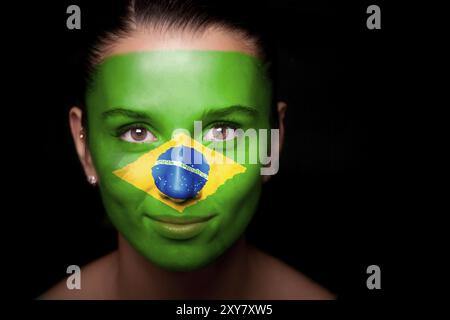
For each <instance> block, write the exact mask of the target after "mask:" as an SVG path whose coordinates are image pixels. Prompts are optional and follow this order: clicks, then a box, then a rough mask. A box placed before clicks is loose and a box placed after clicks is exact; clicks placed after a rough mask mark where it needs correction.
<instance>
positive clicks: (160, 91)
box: [86, 29, 271, 271]
mask: <svg viewBox="0 0 450 320" xmlns="http://www.w3.org/2000/svg"><path fill="white" fill-rule="evenodd" d="M86 102H87V118H88V128H87V132H88V135H87V136H88V141H87V142H88V147H89V150H90V155H91V158H92V162H93V167H94V170H95V173H96V175H97V176H98V181H99V188H100V192H101V195H102V199H103V202H104V204H105V207H106V211H107V213H108V215H109V217H110V219H111V221H112V222H113V224H114V225H115V227H116V228H117V229H118V231H119V232H120V233H121V234H122V235H123V236H124V237H125V238H126V239H127V240H128V241H129V242H130V244H131V245H132V246H133V247H134V248H135V249H136V250H137V251H139V252H140V253H141V254H142V255H143V256H145V257H146V258H147V259H149V260H150V261H152V262H153V263H155V264H157V265H159V266H161V267H163V268H167V269H170V270H182V271H188V270H193V269H197V268H200V267H202V266H204V265H206V264H208V263H210V262H212V261H213V260H215V259H216V258H217V257H218V256H220V255H221V254H222V253H223V252H224V251H225V250H226V249H227V248H228V247H230V246H231V245H232V244H233V243H234V242H235V241H236V240H237V239H238V238H239V237H240V236H241V234H242V233H243V232H244V230H245V228H246V226H247V225H248V223H249V221H250V219H251V217H252V215H253V213H254V211H255V209H256V206H257V204H258V200H259V195H260V189H261V183H262V179H261V175H260V167H261V165H260V164H258V163H253V164H252V163H249V158H250V155H249V153H250V152H255V150H257V152H266V151H267V150H266V145H264V144H263V145H260V146H259V148H255V146H254V145H253V146H252V145H251V143H248V140H246V139H245V138H244V139H241V138H239V137H236V133H237V131H236V129H238V128H239V129H242V130H244V132H246V130H248V129H254V130H256V132H257V133H258V132H259V131H258V130H259V129H270V119H269V115H270V108H271V106H270V103H271V91H270V84H269V81H268V80H267V78H266V77H265V70H264V67H263V65H262V63H261V62H260V60H259V59H258V58H256V57H255V54H254V51H253V48H252V46H251V45H249V44H248V43H247V42H245V41H243V40H242V39H241V38H240V37H239V36H238V35H236V34H233V33H230V32H225V31H219V30H218V29H209V30H208V31H207V32H205V33H203V34H201V35H199V34H193V33H189V32H183V33H178V34H177V33H176V32H173V33H171V34H169V33H168V34H165V35H161V34H157V33H151V32H147V33H142V34H136V35H135V36H133V37H130V38H127V39H122V40H119V41H118V42H117V43H116V45H115V46H114V47H112V48H111V49H110V50H109V51H108V54H107V57H106V58H105V59H104V61H103V62H102V63H100V64H99V65H98V66H97V69H96V71H95V73H94V76H93V82H92V86H91V88H90V90H89V92H88V93H87V97H86ZM195 121H202V129H201V130H200V131H199V130H194V122H195ZM180 132H183V134H179V133H180ZM257 137H258V140H257V141H259V138H260V136H257ZM224 141H227V142H228V143H229V142H230V141H234V145H231V146H230V145H226V146H225V147H224V148H223V150H221V151H220V149H216V148H217V147H218V146H222V147H223V146H224V144H225V143H226V142H224ZM257 141H253V143H257ZM240 147H242V148H240ZM183 148H184V149H183ZM174 150H178V151H176V152H175V151H174ZM180 150H184V156H186V154H187V153H191V152H192V154H194V153H197V154H199V155H200V158H202V157H203V158H202V161H203V162H204V163H206V167H205V166H203V167H202V166H199V167H196V166H194V165H191V166H190V167H187V166H186V163H187V162H183V161H184V160H183V159H184V158H183V157H181V158H180ZM213 150H215V151H213ZM217 150H219V151H217ZM237 150H244V151H245V157H244V158H245V160H246V161H244V162H243V163H242V161H240V162H239V161H237V159H236V158H234V160H236V161H232V162H230V163H220V161H219V162H218V163H214V161H213V156H214V155H216V156H217V155H219V156H222V158H221V159H222V160H223V159H225V158H224V157H223V155H224V154H227V155H233V152H232V151H237ZM169 151H170V152H171V153H170V152H169ZM230 151H231V153H229V152H230ZM227 152H228V153H227ZM181 156H183V154H181ZM174 157H178V158H177V159H175V158H174ZM257 158H259V156H258V154H257ZM164 161H165V162H164ZM237 162H239V163H237ZM180 166H181V167H180ZM191 168H193V169H191ZM186 169H189V170H190V171H189V170H186ZM202 179H203V180H202ZM193 185H196V188H197V189H195V188H194V189H195V191H196V192H194V193H192V192H191V193H190V196H185V197H184V198H183V196H177V195H178V194H179V193H177V192H184V191H186V190H190V191H192V190H191V189H192V188H191V189H189V188H190V187H192V186H193ZM168 186H169V187H168ZM186 188H187V189H186ZM180 190H181V191H180ZM199 190H200V191H199ZM174 192H175V193H174ZM186 192H187V191H186Z"/></svg>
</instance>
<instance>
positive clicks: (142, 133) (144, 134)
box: [120, 127, 156, 143]
mask: <svg viewBox="0 0 450 320" xmlns="http://www.w3.org/2000/svg"><path fill="white" fill-rule="evenodd" d="M120 138H121V139H122V140H124V141H128V142H132V143H151V142H153V141H156V137H155V136H154V135H153V134H152V133H151V132H150V131H148V130H147V129H146V128H144V127H134V128H130V129H128V130H127V131H125V132H124V133H122V134H121V135H120Z"/></svg>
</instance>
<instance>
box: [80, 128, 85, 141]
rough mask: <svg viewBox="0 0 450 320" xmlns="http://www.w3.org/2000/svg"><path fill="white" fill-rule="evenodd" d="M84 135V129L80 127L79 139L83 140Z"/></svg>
mask: <svg viewBox="0 0 450 320" xmlns="http://www.w3.org/2000/svg"><path fill="white" fill-rule="evenodd" d="M85 136H86V135H85V133H84V129H83V128H82V129H81V130H80V140H83V139H84V137H85Z"/></svg>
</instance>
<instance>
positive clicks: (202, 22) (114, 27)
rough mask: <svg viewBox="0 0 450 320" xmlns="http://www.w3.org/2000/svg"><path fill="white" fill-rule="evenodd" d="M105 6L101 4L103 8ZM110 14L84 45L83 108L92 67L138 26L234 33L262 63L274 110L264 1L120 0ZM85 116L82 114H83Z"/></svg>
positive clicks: (272, 64)
mask: <svg viewBox="0 0 450 320" xmlns="http://www.w3.org/2000/svg"><path fill="white" fill-rule="evenodd" d="M110 5H111V4H105V6H104V7H108V6H110ZM256 9H258V10H257V12H255V11H256ZM112 11H115V10H112ZM112 15H113V17H112V18H111V20H109V21H108V20H105V21H103V24H105V25H104V26H97V27H96V28H94V29H96V30H95V32H94V34H93V36H92V38H91V41H90V42H91V43H90V44H88V45H87V52H86V53H85V55H84V56H85V59H84V62H83V65H84V67H83V68H82V69H83V72H84V74H83V77H82V78H83V84H82V86H81V87H82V88H81V90H82V91H81V93H80V94H79V98H78V99H77V100H78V101H77V102H78V105H80V106H81V107H82V108H84V106H85V94H86V90H89V87H90V85H91V81H92V74H93V73H94V71H95V66H96V65H97V64H99V63H100V62H101V61H102V59H104V58H105V56H107V55H108V52H109V50H111V49H112V48H113V46H114V43H115V42H117V41H118V40H120V39H122V38H126V37H129V36H131V35H132V34H133V32H135V31H137V30H155V31H159V32H170V31H185V30H187V31H191V32H202V31H205V30H206V29H207V28H210V27H215V28H218V29H222V30H225V31H229V32H232V33H235V34H237V35H238V36H239V37H240V38H241V39H242V41H244V42H246V45H248V46H250V48H252V49H253V50H255V52H256V55H257V56H258V57H259V58H260V59H262V60H263V61H264V62H265V63H266V64H267V66H268V68H267V72H268V77H269V78H270V80H271V82H272V90H273V95H272V96H273V101H272V105H273V106H272V110H273V112H272V113H273V114H274V115H276V99H277V97H276V96H277V95H276V93H277V90H276V81H275V77H274V69H275V62H276V61H275V59H274V55H275V54H274V50H275V46H274V44H273V39H274V38H273V37H272V34H271V29H270V27H269V24H268V22H269V21H270V18H269V15H268V11H267V10H265V5H264V3H259V4H258V7H257V8H255V7H254V6H251V5H247V6H245V5H243V4H242V1H237V0H225V1H221V0H214V1H213V0H124V1H123V2H121V3H120V5H119V7H118V10H117V12H113V13H112ZM272 120H273V122H274V125H277V117H276V116H272ZM85 121H86V117H83V122H85Z"/></svg>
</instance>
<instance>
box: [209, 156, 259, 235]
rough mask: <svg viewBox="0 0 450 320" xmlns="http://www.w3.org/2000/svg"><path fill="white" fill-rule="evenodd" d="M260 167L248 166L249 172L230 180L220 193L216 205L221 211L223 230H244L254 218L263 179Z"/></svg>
mask: <svg viewBox="0 0 450 320" xmlns="http://www.w3.org/2000/svg"><path fill="white" fill-rule="evenodd" d="M259 168H260V167H259V166H257V165H255V166H247V171H246V172H245V173H244V174H242V175H240V176H237V177H236V178H235V179H232V180H230V181H229V182H228V183H227V184H226V185H224V186H223V189H222V190H220V191H219V193H220V194H219V195H218V199H217V203H216V205H217V206H218V208H220V210H221V215H222V223H223V228H224V229H227V228H236V229H238V230H239V229H242V228H245V226H246V225H247V224H248V222H249V221H250V219H251V218H252V216H253V214H254V212H255V210H256V207H257V205H258V202H259V196H260V193H261V187H262V179H261V176H260V174H259V173H260V170H259Z"/></svg>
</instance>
